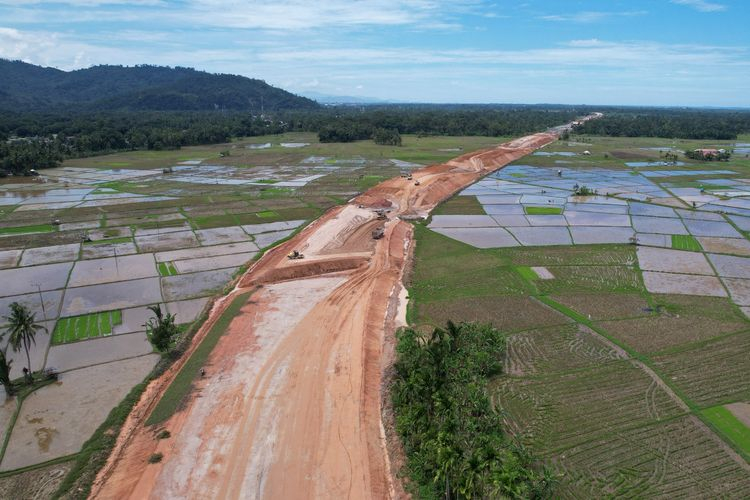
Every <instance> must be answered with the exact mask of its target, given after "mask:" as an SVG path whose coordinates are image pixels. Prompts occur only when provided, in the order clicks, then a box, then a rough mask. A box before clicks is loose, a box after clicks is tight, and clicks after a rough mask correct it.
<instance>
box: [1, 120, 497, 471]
mask: <svg viewBox="0 0 750 500" xmlns="http://www.w3.org/2000/svg"><path fill="white" fill-rule="evenodd" d="M499 142H502V139H501V138H487V137H469V138H464V137H458V138H446V137H441V138H418V137H413V136H406V137H404V146H403V147H401V148H396V147H384V146H376V145H374V144H373V143H372V141H360V142H357V143H351V144H319V143H318V141H317V139H316V137H314V136H311V135H310V134H285V135H283V136H269V137H263V138H252V139H247V140H243V141H238V142H235V143H232V144H228V145H227V144H225V145H216V146H205V147H195V148H185V149H183V150H179V151H138V152H125V153H118V154H114V155H107V156H100V157H92V158H83V159H76V160H69V161H66V162H65V164H64V165H63V166H62V167H60V168H56V169H49V170H45V171H43V172H42V174H43V175H42V176H41V177H39V178H25V179H9V182H7V183H6V182H0V280H2V283H3V286H2V287H0V328H3V327H4V326H5V325H4V323H5V322H6V320H5V317H6V316H7V315H8V314H9V313H10V304H11V303H12V302H19V303H21V304H24V305H26V306H27V307H28V308H29V309H30V311H31V312H33V313H34V314H35V317H36V319H37V321H40V322H41V323H42V324H44V325H45V326H46V327H47V330H48V331H47V332H40V333H38V334H37V336H36V342H35V343H34V344H33V345H31V346H30V354H29V356H30V359H31V365H32V369H33V370H43V369H55V370H57V371H59V372H60V378H59V382H58V383H57V384H52V385H49V386H45V387H42V388H40V389H38V390H37V391H36V392H34V393H32V394H31V395H30V396H28V397H27V398H26V399H25V400H24V401H23V403H22V404H21V405H20V407H18V408H17V405H16V401H15V399H11V400H8V401H5V400H4V399H3V401H5V404H3V405H2V406H0V428H2V431H3V432H4V433H7V435H8V436H9V437H8V439H9V441H8V443H9V445H8V447H7V450H6V452H5V454H4V455H3V456H0V470H1V471H3V472H5V471H10V470H13V469H16V468H19V467H26V466H28V465H35V464H39V463H42V462H45V461H47V460H53V459H56V458H59V457H61V456H67V455H72V454H75V453H77V452H78V451H79V450H80V448H81V445H82V444H83V442H84V441H86V439H88V438H89V436H90V435H91V433H92V432H93V431H94V429H96V427H97V426H98V425H99V424H100V423H101V421H103V419H104V417H105V416H106V414H107V413H108V412H109V411H110V410H111V409H112V408H113V407H114V406H115V405H116V404H118V403H119V401H120V400H121V399H122V398H123V396H124V395H125V394H127V392H128V391H129V390H130V389H131V388H132V387H133V386H135V385H136V384H137V383H139V382H140V381H142V380H143V379H144V377H145V376H146V375H147V374H148V373H149V372H150V370H151V369H152V367H153V366H154V364H155V363H156V361H157V360H158V359H159V357H158V355H156V354H154V353H153V349H152V348H151V344H150V343H149V341H148V339H147V337H146V333H145V328H144V324H145V323H146V322H147V321H148V319H149V318H150V317H151V316H152V313H151V312H150V311H149V310H148V309H147V306H151V305H155V304H160V305H161V306H162V308H163V310H165V312H169V313H172V314H175V316H176V322H177V324H179V325H181V327H182V328H183V329H184V328H187V327H188V326H189V325H190V324H191V323H192V322H194V321H196V320H197V319H199V318H200V317H201V316H202V313H203V312H204V311H205V310H206V308H208V307H209V306H210V305H211V303H212V301H213V298H214V297H215V296H216V295H217V294H219V293H220V292H221V291H222V290H224V289H225V288H226V287H227V286H228V285H229V284H230V283H231V282H232V280H233V278H234V277H235V276H237V275H238V273H239V272H240V271H241V270H242V269H243V268H244V267H245V266H247V265H248V264H249V263H251V262H252V261H253V259H254V258H256V256H257V255H258V254H259V253H260V252H261V251H264V250H265V249H267V248H269V247H271V246H273V245H276V244H278V243H279V242H280V241H282V240H285V239H286V238H288V237H289V236H291V235H292V234H294V232H295V231H298V230H299V229H301V228H303V227H304V226H305V225H306V224H308V223H309V222H310V221H311V220H314V219H315V218H317V217H318V216H319V215H320V214H322V213H323V212H324V211H325V210H326V209H328V208H330V207H332V206H335V205H337V204H340V203H343V202H345V201H346V200H348V199H350V198H351V197H353V196H355V195H356V194H358V193H360V192H362V191H364V190H365V189H367V188H369V187H371V186H373V185H375V184H377V183H379V182H380V181H382V180H384V179H386V178H390V177H394V176H398V175H400V174H401V173H404V172H409V171H410V170H412V169H415V168H418V167H420V166H422V165H426V164H430V163H435V162H438V161H444V160H447V159H450V158H452V157H454V156H456V155H457V154H459V152H461V151H473V150H476V149H481V148H483V147H487V146H491V145H495V144H497V143H499ZM227 150H228V151H229V152H230V154H229V156H222V155H220V153H221V152H223V151H227ZM10 181H12V182H10ZM3 347H4V346H3ZM7 352H8V357H9V359H11V360H12V362H13V365H12V370H11V376H12V377H14V378H17V377H20V376H21V375H22V373H21V370H22V369H23V367H25V366H26V356H25V353H24V352H23V351H20V352H13V351H12V350H11V349H8V350H7ZM81 387H85V390H83V391H81ZM3 397H4V396H0V398H3ZM94 406H96V408H94ZM6 413H7V415H6ZM14 416H15V424H14V425H11V422H13V421H14V419H13V418H11V417H14Z"/></svg>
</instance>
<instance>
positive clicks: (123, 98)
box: [0, 59, 319, 114]
mask: <svg viewBox="0 0 750 500" xmlns="http://www.w3.org/2000/svg"><path fill="white" fill-rule="evenodd" d="M318 107H319V105H318V104H317V103H316V102H315V101H313V100H311V99H307V98H305V97H300V96H296V95H294V94H291V93H289V92H286V91H285V90H282V89H279V88H276V87H272V86H271V85H268V84H267V83H265V82H264V81H262V80H255V79H251V78H246V77H244V76H236V75H225V74H211V73H206V72H203V71H196V70H194V69H191V68H181V67H176V68H169V67H162V66H145V65H143V66H134V67H126V66H94V67H91V68H87V69H81V70H77V71H61V70H59V69H55V68H43V67H41V66H35V65H33V64H27V63H24V62H21V61H8V60H6V59H0V110H5V111H20V112H23V111H53V110H63V109H67V110H74V109H75V110H78V111H208V110H232V111H249V112H251V113H257V114H259V113H261V112H263V111H265V112H273V111H281V110H299V109H315V108H318Z"/></svg>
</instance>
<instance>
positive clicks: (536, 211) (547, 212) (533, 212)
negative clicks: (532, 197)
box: [526, 207, 562, 215]
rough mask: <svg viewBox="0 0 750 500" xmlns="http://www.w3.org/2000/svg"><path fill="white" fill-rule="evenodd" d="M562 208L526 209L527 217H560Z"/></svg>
mask: <svg viewBox="0 0 750 500" xmlns="http://www.w3.org/2000/svg"><path fill="white" fill-rule="evenodd" d="M561 213H562V208H560V207H526V214H527V215H560V214H561Z"/></svg>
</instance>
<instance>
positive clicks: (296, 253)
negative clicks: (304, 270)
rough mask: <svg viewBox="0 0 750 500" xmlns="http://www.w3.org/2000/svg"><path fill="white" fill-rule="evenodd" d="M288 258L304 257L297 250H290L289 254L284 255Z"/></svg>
mask: <svg viewBox="0 0 750 500" xmlns="http://www.w3.org/2000/svg"><path fill="white" fill-rule="evenodd" d="M286 258H287V259H289V260H298V259H304V258H305V256H304V255H302V254H301V253H299V252H298V251H297V250H292V251H291V252H290V253H289V255H287V256H286Z"/></svg>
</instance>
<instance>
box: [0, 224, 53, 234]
mask: <svg viewBox="0 0 750 500" xmlns="http://www.w3.org/2000/svg"><path fill="white" fill-rule="evenodd" d="M55 229H56V228H55V226H53V225H52V224H36V225H33V226H17V227H2V228H0V234H27V233H51V232H52V231H55Z"/></svg>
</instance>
